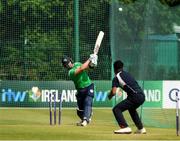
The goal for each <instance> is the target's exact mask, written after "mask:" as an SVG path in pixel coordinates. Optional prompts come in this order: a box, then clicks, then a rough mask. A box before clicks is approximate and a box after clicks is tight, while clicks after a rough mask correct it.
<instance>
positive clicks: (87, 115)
mask: <svg viewBox="0 0 180 141" xmlns="http://www.w3.org/2000/svg"><path fill="white" fill-rule="evenodd" d="M93 97H94V84H91V85H90V86H88V87H87V93H86V97H85V99H84V117H83V119H84V124H83V126H86V125H87V124H88V123H89V122H90V120H91V116H92V103H93Z"/></svg>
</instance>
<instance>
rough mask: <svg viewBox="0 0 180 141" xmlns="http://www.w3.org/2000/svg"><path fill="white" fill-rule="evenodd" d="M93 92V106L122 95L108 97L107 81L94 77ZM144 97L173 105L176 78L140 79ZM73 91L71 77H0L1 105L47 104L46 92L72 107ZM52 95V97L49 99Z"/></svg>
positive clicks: (148, 104) (153, 105)
mask: <svg viewBox="0 0 180 141" xmlns="http://www.w3.org/2000/svg"><path fill="white" fill-rule="evenodd" d="M94 83H95V86H96V93H95V96H94V102H93V106H94V107H112V106H114V105H115V104H117V103H118V102H120V101H122V100H123V99H125V98H126V93H124V92H123V91H122V90H121V89H118V91H117V94H116V97H113V99H112V100H111V101H110V100H108V98H107V96H108V93H109V90H110V89H111V81H103V80H102V81H94ZM138 83H139V84H140V85H141V87H142V88H144V93H145V97H146V101H145V103H144V104H143V107H151V108H162V107H163V108H175V102H174V100H175V93H179V88H180V83H179V81H164V82H163V81H144V82H141V81H139V82H138ZM76 93H77V91H76V90H75V88H74V84H73V82H72V81H0V106H1V107H48V105H49V103H48V102H49V95H50V94H52V95H56V96H55V97H56V99H55V101H56V102H59V101H60V94H61V98H62V101H63V107H76V102H77V100H76ZM53 100H54V99H53V97H52V101H53Z"/></svg>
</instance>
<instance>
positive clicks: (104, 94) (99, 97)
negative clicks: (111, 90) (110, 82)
mask: <svg viewBox="0 0 180 141" xmlns="http://www.w3.org/2000/svg"><path fill="white" fill-rule="evenodd" d="M107 95H108V92H107V91H105V92H102V91H99V92H97V93H96V94H95V98H94V100H95V101H106V98H107Z"/></svg>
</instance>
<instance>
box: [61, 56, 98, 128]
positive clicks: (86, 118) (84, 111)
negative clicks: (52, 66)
mask: <svg viewBox="0 0 180 141" xmlns="http://www.w3.org/2000/svg"><path fill="white" fill-rule="evenodd" d="M97 60H98V56H97V55H95V54H91V55H90V58H89V59H88V60H87V61H86V62H85V63H83V64H82V63H80V62H75V63H74V62H73V61H72V59H71V58H70V57H67V56H65V57H63V58H62V64H63V66H64V67H65V68H67V69H68V76H69V77H70V79H71V80H72V81H73V82H74V85H75V88H76V90H77V95H76V98H77V106H78V109H77V115H78V117H79V118H80V122H78V123H77V126H86V125H87V124H89V123H90V121H91V115H92V103H93V98H94V84H93V83H92V81H91V79H90V78H89V76H88V74H87V69H88V68H94V67H96V66H97Z"/></svg>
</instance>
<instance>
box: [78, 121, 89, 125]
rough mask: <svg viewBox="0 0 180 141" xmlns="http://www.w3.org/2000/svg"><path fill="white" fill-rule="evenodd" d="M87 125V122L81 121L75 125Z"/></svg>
mask: <svg viewBox="0 0 180 141" xmlns="http://www.w3.org/2000/svg"><path fill="white" fill-rule="evenodd" d="M87 124H88V122H87V120H81V121H80V122H78V123H76V125H77V126H86V125H87Z"/></svg>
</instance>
